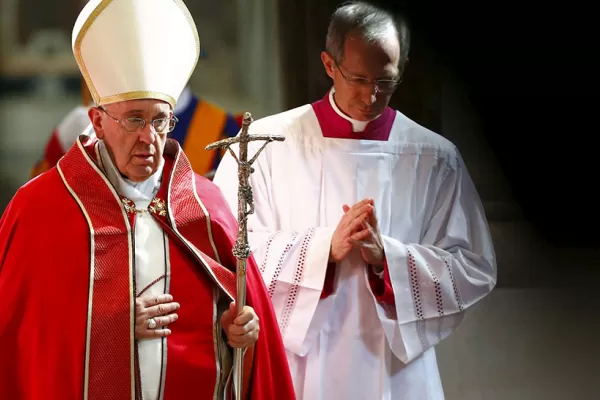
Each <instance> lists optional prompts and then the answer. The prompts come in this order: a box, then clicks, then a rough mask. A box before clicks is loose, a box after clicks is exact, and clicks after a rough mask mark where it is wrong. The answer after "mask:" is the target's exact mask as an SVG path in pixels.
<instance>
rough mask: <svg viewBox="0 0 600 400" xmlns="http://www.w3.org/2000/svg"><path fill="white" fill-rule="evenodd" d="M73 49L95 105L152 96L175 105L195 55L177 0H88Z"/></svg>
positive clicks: (189, 25)
mask: <svg viewBox="0 0 600 400" xmlns="http://www.w3.org/2000/svg"><path fill="white" fill-rule="evenodd" d="M72 45H73V53H74V55H75V59H76V61H77V64H78V65H79V69H80V70H81V74H82V75H83V77H84V79H85V82H86V84H87V86H88V88H89V90H90V93H91V95H92V97H93V99H94V102H95V103H96V105H98V106H102V105H105V104H109V103H115V102H118V101H126V100H135V99H157V100H163V101H166V102H168V103H169V104H171V107H173V108H175V103H176V102H177V99H178V98H179V95H180V94H181V92H182V91H183V89H184V88H185V86H186V84H187V82H188V80H189V79H190V77H191V75H192V72H193V71H194V68H196V63H197V62H198V58H199V56H200V40H199V38H198V31H197V29H196V25H195V24H194V21H193V19H192V16H191V15H190V12H189V10H188V9H187V7H186V6H185V4H184V3H183V2H182V1H181V0H91V1H89V2H88V3H87V4H86V5H85V7H84V8H83V10H82V11H81V13H80V14H79V17H78V18H77V21H76V22H75V26H74V28H73V36H72Z"/></svg>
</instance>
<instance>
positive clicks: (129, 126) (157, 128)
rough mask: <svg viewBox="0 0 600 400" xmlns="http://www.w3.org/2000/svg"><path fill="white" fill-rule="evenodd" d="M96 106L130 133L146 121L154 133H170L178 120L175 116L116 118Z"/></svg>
mask: <svg viewBox="0 0 600 400" xmlns="http://www.w3.org/2000/svg"><path fill="white" fill-rule="evenodd" d="M98 108H99V109H100V110H102V111H103V112H104V113H105V114H106V115H108V116H109V117H111V118H112V119H114V120H115V121H116V122H118V123H119V125H121V128H123V129H124V130H125V131H127V132H130V133H134V132H138V131H140V130H142V129H144V127H145V126H146V122H150V125H151V126H152V128H153V129H154V132H156V133H160V134H165V133H170V132H173V130H174V129H175V125H176V124H177V122H179V120H178V119H177V117H176V116H172V117H164V118H157V119H153V120H152V121H146V120H145V119H143V118H138V117H128V118H123V119H118V118H115V117H113V116H112V115H110V114H109V113H108V112H106V110H105V109H104V108H102V107H98Z"/></svg>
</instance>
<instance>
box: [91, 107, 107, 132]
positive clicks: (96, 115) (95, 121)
mask: <svg viewBox="0 0 600 400" xmlns="http://www.w3.org/2000/svg"><path fill="white" fill-rule="evenodd" d="M88 116H89V117H90V121H92V126H93V127H94V132H95V133H96V137H97V138H98V139H104V130H103V129H102V111H100V109H99V108H98V107H90V109H89V110H88Z"/></svg>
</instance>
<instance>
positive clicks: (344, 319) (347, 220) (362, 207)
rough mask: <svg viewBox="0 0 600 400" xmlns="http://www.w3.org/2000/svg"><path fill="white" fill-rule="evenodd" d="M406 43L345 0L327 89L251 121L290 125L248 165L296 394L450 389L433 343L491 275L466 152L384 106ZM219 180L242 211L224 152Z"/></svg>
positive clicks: (380, 19)
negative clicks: (443, 379) (279, 139)
mask: <svg viewBox="0 0 600 400" xmlns="http://www.w3.org/2000/svg"><path fill="white" fill-rule="evenodd" d="M408 49H409V40H408V29H407V27H406V25H405V24H404V23H402V22H401V21H398V22H396V21H395V20H394V18H393V17H392V16H391V15H390V14H389V13H387V12H386V11H384V10H381V9H379V8H377V7H374V6H372V5H370V4H367V3H363V2H352V3H347V4H346V5H344V6H342V7H340V8H339V9H338V10H336V11H335V13H334V14H333V15H332V17H331V22H330V25H329V29H328V32H327V39H326V44H325V51H323V53H322V54H321V60H322V62H323V66H324V68H325V72H326V73H327V75H328V76H329V77H330V78H331V79H332V80H333V87H332V89H331V90H330V91H329V92H328V93H327V94H325V96H324V97H323V98H322V99H321V100H319V101H316V102H314V103H312V104H307V105H304V106H301V107H298V108H295V109H293V110H289V111H286V112H283V113H280V114H276V115H273V116H269V117H266V118H263V119H259V120H257V121H256V122H254V123H253V124H252V125H251V126H250V133H256V134H259V133H260V134H267V133H272V134H281V135H284V136H285V141H284V142H281V143H274V144H272V145H270V146H267V147H266V149H265V150H264V153H263V154H261V156H260V157H259V158H258V159H257V160H256V162H255V163H254V164H253V167H254V169H255V172H254V173H253V174H252V175H251V176H250V179H251V182H250V183H251V185H252V189H253V195H254V204H255V209H254V210H255V211H254V214H251V215H250V216H249V219H248V229H249V242H250V246H251V248H252V252H253V254H254V256H255V257H256V260H257V263H258V264H259V265H260V271H261V273H262V276H263V278H264V280H265V283H266V285H267V287H268V290H269V294H270V296H271V298H272V301H273V305H274V308H275V311H276V313H277V319H278V322H279V327H280V329H281V332H282V335H283V340H284V344H285V347H286V350H287V355H288V360H289V363H290V368H291V372H292V376H293V380H294V386H295V390H296V394H297V397H298V399H304V400H324V399H331V400H337V399H339V400H342V399H343V400H364V399H372V400H376V399H378V400H383V399H403V400H442V399H443V398H444V392H443V388H442V383H441V379H440V374H439V371H438V366H437V361H436V355H435V350H434V346H435V345H436V344H438V343H440V341H441V340H443V339H445V338H446V337H448V335H450V334H452V332H454V331H455V329H456V328H457V327H458V326H459V324H460V322H461V321H462V319H463V316H464V315H465V312H466V311H468V310H470V309H471V307H473V306H474V305H475V304H477V303H478V302H479V301H480V300H481V299H482V298H484V297H485V296H487V295H488V293H490V291H491V290H492V289H493V287H494V286H495V284H496V260H495V254H494V249H493V245H492V240H491V236H490V232H489V229H488V225H487V221H486V216H485V213H484V210H483V206H482V204H481V201H480V199H479V196H478V194H477V191H476V188H475V187H474V185H473V182H472V181H471V178H470V176H469V173H468V171H467V169H466V167H465V164H464V163H463V160H462V158H461V156H460V154H459V151H458V150H457V149H456V147H455V146H454V145H453V144H452V143H451V142H449V141H448V140H446V139H445V138H443V137H442V136H440V135H438V134H437V133H434V132H432V131H430V130H428V129H427V128H425V127H423V126H420V125H418V124H416V123H415V122H414V121H412V120H410V119H409V118H407V117H406V116H405V115H404V114H402V113H401V112H399V111H396V110H393V109H391V108H390V107H389V106H388V104H389V100H390V98H391V96H392V94H393V93H394V92H395V90H396V88H397V87H398V85H399V83H400V80H401V78H402V73H403V71H404V69H405V67H406V65H407V61H408ZM250 146H251V149H250V150H249V153H250V154H253V153H254V152H255V151H256V147H257V145H255V144H254V143H252V144H251V145H250ZM214 182H215V183H216V184H217V185H218V186H219V187H220V188H221V190H222V191H223V193H224V195H225V198H226V199H227V201H228V203H229V205H230V207H231V209H232V210H236V209H237V182H238V180H237V164H236V162H235V160H234V159H233V158H232V157H231V156H230V155H229V154H226V155H225V157H224V158H223V160H222V162H221V164H220V166H219V168H218V170H217V173H216V175H215V180H214Z"/></svg>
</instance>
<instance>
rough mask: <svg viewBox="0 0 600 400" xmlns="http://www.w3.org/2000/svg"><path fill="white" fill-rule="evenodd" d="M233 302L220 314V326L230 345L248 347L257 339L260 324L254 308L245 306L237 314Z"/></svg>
mask: <svg viewBox="0 0 600 400" xmlns="http://www.w3.org/2000/svg"><path fill="white" fill-rule="evenodd" d="M236 314H237V306H236V304H235V302H231V303H230V304H229V309H228V310H226V311H225V312H224V313H223V315H222V316H221V326H222V327H223V330H224V331H225V335H226V336H227V342H228V343H229V345H230V346H231V347H238V348H244V347H250V346H252V345H254V343H256V341H257V340H258V332H259V331H260V325H259V323H258V316H257V315H256V313H255V312H254V309H253V308H252V307H249V306H245V307H244V308H243V310H242V312H241V313H240V314H239V315H236Z"/></svg>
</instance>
